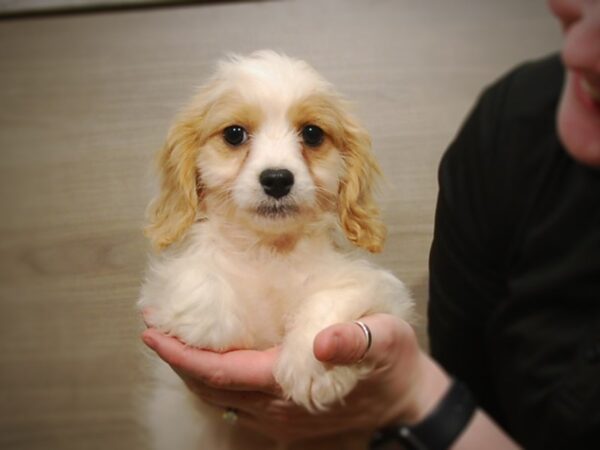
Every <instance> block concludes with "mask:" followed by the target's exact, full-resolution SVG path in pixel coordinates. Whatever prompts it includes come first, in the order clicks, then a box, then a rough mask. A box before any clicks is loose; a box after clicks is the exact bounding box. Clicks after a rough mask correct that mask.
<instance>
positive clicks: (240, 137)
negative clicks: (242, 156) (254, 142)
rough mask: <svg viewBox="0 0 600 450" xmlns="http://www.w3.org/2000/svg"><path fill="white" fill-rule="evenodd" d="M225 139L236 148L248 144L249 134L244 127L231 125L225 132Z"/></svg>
mask: <svg viewBox="0 0 600 450" xmlns="http://www.w3.org/2000/svg"><path fill="white" fill-rule="evenodd" d="M223 139H225V141H226V142H227V143H228V144H230V145H233V146H234V147H237V146H238V145H242V144H244V143H246V141H247V140H248V132H247V131H246V129H245V128H244V127H241V126H239V125H231V126H230V127H227V128H225V129H224V130H223Z"/></svg>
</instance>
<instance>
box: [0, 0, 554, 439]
mask: <svg viewBox="0 0 600 450" xmlns="http://www.w3.org/2000/svg"><path fill="white" fill-rule="evenodd" d="M559 45H560V31H559V27H558V26H557V25H556V24H555V22H554V20H553V19H552V18H551V16H550V15H549V13H548V12H547V11H546V7H545V2H543V1H542V0H537V1H535V0H527V1H523V0H504V1H501V2H500V1H496V0H453V1H442V0H373V1H367V0H320V1H317V0H297V1H270V2H269V1H266V2H260V4H258V3H256V4H254V3H236V4H222V5H204V6H192V7H183V8H173V9H162V10H153V11H135V12H123V13H110V14H109V13H104V14H94V15H79V16H69V17H64V18H61V17H52V18H36V19H27V20H10V21H5V22H0V211H2V213H1V219H0V236H1V239H0V448H2V449H28V450H29V449H45V450H48V449H128V450H130V449H143V448H145V444H144V441H143V435H142V433H141V432H140V428H139V427H138V425H137V424H136V415H135V411H134V407H133V405H134V401H133V400H134V397H135V395H134V393H135V387H136V386H137V385H139V384H140V382H141V381H142V380H143V379H144V374H143V371H141V370H140V369H139V367H140V363H141V362H142V361H143V356H142V352H141V346H140V345H139V343H138V334H139V331H140V329H141V324H140V321H139V319H138V317H137V314H136V312H135V309H134V303H135V301H136V297H137V294H138V288H139V285H140V277H141V274H142V272H143V269H144V264H145V258H146V252H147V246H146V242H145V241H144V238H143V237H142V234H141V227H142V224H143V213H144V209H145V206H146V204H147V202H148V200H149V198H150V196H151V188H150V186H151V185H152V177H151V175H150V174H151V170H150V167H151V158H152V155H153V153H154V152H155V151H156V150H157V149H158V148H159V147H160V145H161V143H162V140H163V139H164V136H165V133H166V130H167V127H168V125H169V123H170V121H171V119H172V117H173V115H174V114H175V112H176V111H177V109H178V107H179V106H181V105H182V104H183V103H184V102H185V101H186V99H187V98H188V97H189V96H190V94H191V93H192V92H193V90H194V87H195V86H196V85H198V84H199V83H200V82H201V80H203V79H204V78H205V77H206V76H208V75H209V74H210V73H211V71H212V68H213V66H214V63H215V61H216V60H217V59H218V58H219V57H222V56H223V54H224V53H225V52H230V51H233V52H240V53H247V52H249V51H252V50H256V49H260V48H274V49H276V50H280V51H284V52H286V53H289V54H291V55H294V56H298V57H301V58H304V59H306V60H308V61H310V62H311V63H312V64H313V65H314V66H315V67H316V68H317V69H318V70H319V71H320V72H321V73H323V74H324V75H325V76H326V77H327V78H329V79H330V80H331V81H332V82H333V83H335V84H336V85H337V86H338V88H339V89H340V90H341V91H342V92H344V93H345V94H346V95H347V97H349V98H351V99H352V100H353V101H354V102H355V104H356V106H357V112H358V114H359V116H360V117H362V119H363V121H364V123H365V124H366V125H367V127H368V128H369V129H370V130H371V132H372V135H373V141H374V146H375V151H376V153H377V156H378V157H379V160H380V161H381V163H382V165H383V167H384V169H385V173H386V176H387V179H388V186H387V187H386V188H385V189H384V190H383V191H382V194H381V199H382V204H383V207H384V211H385V217H386V221H387V223H388V225H389V230H390V234H389V241H388V246H387V249H386V251H385V253H384V254H383V255H381V256H379V257H377V260H378V261H379V262H381V263H382V264H384V265H385V266H387V267H389V268H391V269H392V270H393V271H394V272H395V273H396V274H397V275H398V276H400V277H401V278H402V279H404V280H405V281H406V282H407V284H408V285H409V286H410V287H411V288H412V289H413V291H414V294H415V296H416V297H417V299H418V301H419V302H420V307H421V310H423V308H424V305H425V301H426V280H427V257H428V249H429V244H430V240H431V234H432V218H433V212H434V202H435V197H436V189H437V185H436V170H437V164H438V161H439V158H440V156H441V154H442V151H443V150H444V148H445V146H446V145H447V144H448V142H449V141H450V140H451V138H452V136H453V135H454V133H455V132H456V130H457V128H458V126H459V125H460V123H461V122H462V120H463V118H464V116H465V114H466V113H467V111H468V110H469V108H470V107H471V105H472V104H473V101H474V100H475V98H476V96H477V93H478V92H479V91H480V89H481V88H482V87H483V86H484V85H486V84H488V83H489V82H491V81H492V80H493V79H494V78H496V77H497V76H498V75H499V74H501V73H502V72H504V71H505V70H507V69H508V68H510V67H512V66H514V65H515V64H516V63H518V62H520V61H522V60H525V59H531V58H536V57H540V56H542V55H544V54H546V53H548V52H550V51H553V50H555V49H557V48H558V47H559Z"/></svg>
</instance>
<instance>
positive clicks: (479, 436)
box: [452, 409, 520, 450]
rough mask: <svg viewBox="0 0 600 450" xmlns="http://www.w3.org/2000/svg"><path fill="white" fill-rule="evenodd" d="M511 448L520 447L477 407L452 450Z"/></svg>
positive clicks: (507, 449)
mask: <svg viewBox="0 0 600 450" xmlns="http://www.w3.org/2000/svg"><path fill="white" fill-rule="evenodd" d="M482 448H485V449H487V450H511V449H518V448H520V447H519V446H518V445H517V444H515V442H514V441H513V440H512V439H511V438H510V437H509V436H508V435H507V434H506V433H504V431H503V430H502V429H501V428H500V427H499V426H498V425H497V424H496V423H495V422H494V421H493V420H492V419H491V418H490V417H489V416H488V415H487V414H486V413H485V412H484V411H483V410H481V409H477V411H476V412H475V415H474V416H473V418H472V419H471V422H470V423H469V425H467V428H466V429H465V431H464V432H463V433H462V434H461V435H460V436H459V437H458V439H457V440H456V442H455V443H454V445H453V446H452V450H480V449H482Z"/></svg>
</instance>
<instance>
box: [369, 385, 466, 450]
mask: <svg viewBox="0 0 600 450" xmlns="http://www.w3.org/2000/svg"><path fill="white" fill-rule="evenodd" d="M476 409H477V405H476V403H475V400H474V398H473V396H472V395H471V392H470V391H469V389H468V388H467V387H466V386H465V385H464V384H463V383H461V382H459V381H456V380H453V381H452V383H451V385H450V387H449V389H448V391H447V392H446V394H445V395H444V397H442V399H441V400H440V401H439V403H438V404H437V406H436V407H435V408H434V410H433V411H432V412H431V413H429V415H428V416H427V417H425V418H424V419H423V420H422V421H421V422H419V423H417V424H415V425H412V426H408V425H398V426H395V427H388V428H385V429H383V430H381V431H380V432H379V433H378V434H377V435H376V436H375V438H374V440H373V441H372V442H371V449H374V450H375V449H378V448H384V443H385V442H389V441H396V442H400V443H401V444H402V447H403V448H404V449H405V450H448V449H449V448H450V446H451V445H452V444H453V443H454V441H456V439H457V438H458V436H459V435H460V434H461V433H462V432H463V431H464V429H465V428H466V427H467V425H468V424H469V422H470V421H471V418H472V417H473V414H474V413H475V410H476Z"/></svg>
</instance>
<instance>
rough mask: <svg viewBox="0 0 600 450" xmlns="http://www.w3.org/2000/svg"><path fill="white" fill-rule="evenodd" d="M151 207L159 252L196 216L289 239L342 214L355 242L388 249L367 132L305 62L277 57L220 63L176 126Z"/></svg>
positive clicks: (342, 221)
mask: <svg viewBox="0 0 600 450" xmlns="http://www.w3.org/2000/svg"><path fill="white" fill-rule="evenodd" d="M159 167H160V169H161V171H162V190H161V195H160V196H159V198H158V199H157V200H156V201H155V202H154V204H153V207H152V210H151V220H152V223H151V224H150V226H149V228H148V230H147V231H148V233H149V235H150V237H151V238H152V239H153V240H154V242H155V244H156V245H157V246H158V247H166V246H168V245H169V244H171V243H172V242H175V241H177V240H178V239H180V238H181V237H182V236H183V235H184V234H185V231H186V230H187V228H188V227H189V225H190V224H191V223H192V222H193V221H194V219H195V218H196V216H197V215H202V216H206V217H208V219H209V220H210V217H211V216H212V217H214V216H215V215H218V216H222V217H225V218H227V220H229V221H235V222H238V223H241V224H243V225H244V226H246V227H248V228H251V229H254V230H256V231H259V232H261V233H271V234H277V233H283V232H290V231H294V230H297V229H299V228H301V225H302V224H305V223H307V222H314V221H318V220H320V219H322V217H323V215H324V214H327V213H335V214H337V215H338V217H339V222H340V224H341V226H342V228H343V230H344V231H345V233H346V236H347V237H348V238H349V239H350V240H351V241H352V242H354V243H355V244H356V245H359V246H361V247H364V248H367V249H368V250H370V251H378V250H379V249H380V247H381V244H382V240H383V235H384V229H383V226H382V225H381V224H380V223H379V221H378V217H377V216H378V214H377V208H376V207H375V205H374V203H373V201H372V197H371V185H372V183H373V178H374V175H376V174H377V173H378V169H377V166H376V164H375V161H374V160H373V158H372V155H371V151H370V140H369V137H368V135H367V133H366V132H365V131H364V130H363V129H362V128H361V127H360V126H359V125H358V124H357V123H356V122H355V120H354V119H353V118H352V117H350V116H349V115H348V113H347V112H346V110H345V108H344V106H343V104H342V101H341V100H340V99H339V97H338V96H337V95H336V94H335V93H334V91H333V90H332V88H331V86H330V85H329V84H328V83H327V82H326V81H324V80H323V79H322V78H321V77H320V76H319V75H318V74H317V73H316V72H315V71H314V70H313V69H312V68H310V67H309V66H308V65H307V64H306V63H304V62H302V61H298V60H292V59H290V58H287V57H284V56H281V55H278V54H275V53H272V52H259V53H255V54H253V55H252V56H250V57H248V58H234V59H232V60H230V61H228V62H224V63H221V65H220V66H219V70H218V72H217V74H216V76H215V77H214V78H213V79H212V80H211V81H210V82H209V83H208V85H207V86H205V87H204V88H202V90H201V92H200V93H199V94H198V96H197V97H196V98H195V99H194V100H193V101H192V103H191V105H190V106H189V107H188V108H187V109H186V111H184V113H183V114H182V115H181V116H180V118H179V119H178V120H177V121H176V123H175V125H174V126H173V127H172V129H171V131H170V133H169V138H168V141H167V145H166V146H165V149H164V150H163V151H162V153H161V155H160V161H159Z"/></svg>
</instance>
